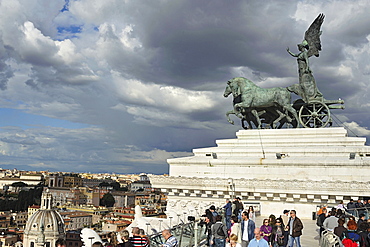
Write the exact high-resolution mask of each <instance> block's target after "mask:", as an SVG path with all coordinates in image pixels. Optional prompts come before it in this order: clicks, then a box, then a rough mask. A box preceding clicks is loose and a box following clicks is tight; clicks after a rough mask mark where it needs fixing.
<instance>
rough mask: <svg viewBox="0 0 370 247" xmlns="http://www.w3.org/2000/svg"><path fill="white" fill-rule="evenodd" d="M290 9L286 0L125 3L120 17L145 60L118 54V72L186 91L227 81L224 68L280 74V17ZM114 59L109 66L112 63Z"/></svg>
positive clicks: (286, 29)
mask: <svg viewBox="0 0 370 247" xmlns="http://www.w3.org/2000/svg"><path fill="white" fill-rule="evenodd" d="M294 8H295V6H294V4H291V3H290V2H284V3H279V4H276V3H275V2H273V1H270V2H269V3H264V4H262V3H253V2H244V1H233V2H225V1H211V2H210V1H176V2H150V3H148V2H145V4H143V2H134V3H131V5H129V6H128V7H127V9H129V10H130V11H129V12H126V14H127V15H130V21H132V22H133V23H134V24H135V25H134V31H133V35H136V36H137V37H138V38H139V39H140V41H141V42H142V45H143V47H142V48H140V49H138V50H136V51H135V52H138V53H139V54H140V56H145V55H146V57H147V60H145V61H144V60H142V61H141V62H144V64H140V63H137V62H138V60H137V59H132V57H131V56H127V54H126V56H125V54H122V55H120V58H121V59H124V60H125V61H126V62H125V61H123V60H122V61H121V63H120V64H123V66H122V67H121V71H122V72H127V71H130V73H131V75H135V76H136V78H138V79H140V80H144V81H154V82H156V83H166V84H171V85H177V86H180V85H181V86H182V87H186V88H192V87H194V86H197V84H199V83H200V82H202V81H204V80H209V81H220V80H223V81H225V80H227V79H229V78H231V77H232V74H230V71H229V70H228V69H229V68H230V67H237V66H246V65H248V67H250V68H252V69H253V70H256V71H263V72H266V73H269V74H273V73H275V74H277V75H278V76H279V75H280V76H282V75H283V74H284V73H285V72H284V71H285V70H284V69H282V68H284V63H282V62H280V60H281V58H279V56H280V54H281V53H285V48H286V45H287V44H288V42H287V40H286V37H288V36H289V35H290V34H291V32H292V27H291V26H292V20H291V19H290V18H281V17H280V15H281V13H282V12H285V13H288V12H289V11H288V9H291V11H294ZM257 13H258V14H257ZM274 18H276V19H275V20H274ZM272 20H273V21H272ZM107 35H108V34H107ZM299 35H300V36H303V31H302V32H301V33H300V34H299ZM110 37H112V35H110ZM299 40H300V38H299ZM299 40H298V41H299ZM298 41H297V42H298ZM112 55H113V54H112ZM257 57H258V58H259V59H256V58H257ZM117 59H118V58H117ZM117 59H116V60H113V61H112V62H114V64H117V62H119V60H117ZM286 59H287V60H288V58H286ZM128 61H130V63H127V62H128ZM139 62H140V61H139ZM131 63H133V64H134V65H135V66H130V65H129V64H131ZM116 66H117V65H116ZM124 66H129V67H126V68H125V67H124ZM137 66H140V67H139V68H145V70H140V69H139V70H138V69H137V68H138V67H137ZM133 67H136V69H135V68H133Z"/></svg>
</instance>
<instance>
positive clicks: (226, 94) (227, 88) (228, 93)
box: [224, 81, 232, 98]
mask: <svg viewBox="0 0 370 247" xmlns="http://www.w3.org/2000/svg"><path fill="white" fill-rule="evenodd" d="M231 93H232V90H231V87H230V81H228V82H227V86H226V88H225V92H224V97H225V98H227V97H229V95H230V94H231Z"/></svg>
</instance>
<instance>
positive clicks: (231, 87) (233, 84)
mask: <svg viewBox="0 0 370 247" xmlns="http://www.w3.org/2000/svg"><path fill="white" fill-rule="evenodd" d="M236 79H237V78H234V79H232V80H230V81H228V82H227V86H226V89H225V92H224V97H228V96H229V95H230V94H231V93H232V94H233V96H234V98H236V97H238V96H239V95H240V94H241V91H240V87H239V83H238V80H236Z"/></svg>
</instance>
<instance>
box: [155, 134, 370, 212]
mask: <svg viewBox="0 0 370 247" xmlns="http://www.w3.org/2000/svg"><path fill="white" fill-rule="evenodd" d="M236 136H237V138H236V139H226V140H217V141H216V144H217V146H216V147H209V148H199V149H194V150H193V153H194V156H191V157H184V158H175V159H169V160H168V163H169V165H170V171H169V176H168V177H164V176H151V177H150V180H151V182H152V184H153V187H155V188H161V189H162V191H164V192H167V193H168V205H167V208H168V210H171V211H176V212H178V214H180V215H182V214H184V215H193V216H199V215H202V214H203V213H204V210H205V209H206V208H208V207H209V206H210V205H212V204H213V205H216V206H223V205H224V204H225V199H227V198H234V197H240V198H241V199H242V202H243V203H244V204H246V205H254V206H255V207H256V208H259V209H260V212H261V214H262V215H269V214H271V213H272V214H275V215H280V214H282V211H283V210H284V209H296V210H297V215H298V217H302V218H310V217H312V212H314V211H316V210H317V206H319V205H324V204H325V205H332V206H334V205H337V204H338V203H339V201H340V200H344V202H345V203H346V202H347V201H349V199H350V198H354V199H357V198H359V197H370V175H369V174H370V147H369V146H365V142H366V138H362V137H348V136H347V131H346V130H345V129H344V128H342V127H335V128H312V129H310V128H297V129H262V130H240V131H238V132H237V133H236Z"/></svg>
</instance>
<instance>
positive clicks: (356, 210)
mask: <svg viewBox="0 0 370 247" xmlns="http://www.w3.org/2000/svg"><path fill="white" fill-rule="evenodd" d="M369 211H370V207H362V208H349V209H348V208H347V209H346V212H347V213H349V214H351V215H353V216H355V217H359V216H360V214H364V215H365V219H368V218H369Z"/></svg>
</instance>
